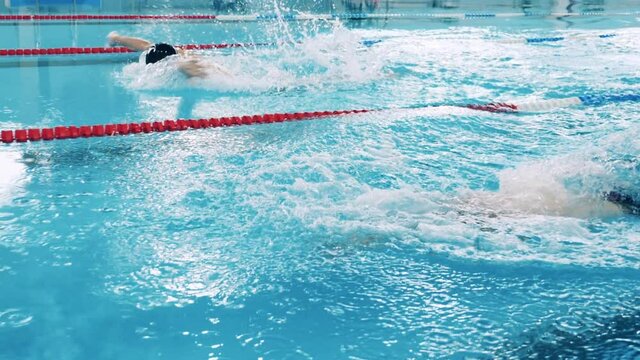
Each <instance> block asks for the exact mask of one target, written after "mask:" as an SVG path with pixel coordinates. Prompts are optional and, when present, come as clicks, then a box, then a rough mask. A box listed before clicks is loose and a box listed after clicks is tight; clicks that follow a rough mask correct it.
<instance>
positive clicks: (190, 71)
mask: <svg viewBox="0 0 640 360" xmlns="http://www.w3.org/2000/svg"><path fill="white" fill-rule="evenodd" d="M178 69H180V71H182V73H183V74H185V75H186V76H187V77H190V78H192V77H199V78H203V77H206V76H207V70H209V69H213V70H215V71H217V72H219V73H221V74H224V75H227V76H231V73H230V72H229V71H227V70H226V69H225V68H223V67H222V66H220V65H217V64H203V63H202V62H200V61H198V59H197V58H189V59H184V60H182V61H181V62H180V64H178Z"/></svg>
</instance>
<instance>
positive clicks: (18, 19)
mask: <svg viewBox="0 0 640 360" xmlns="http://www.w3.org/2000/svg"><path fill="white" fill-rule="evenodd" d="M637 15H640V11H626V12H600V11H585V12H544V11H525V12H512V13H506V12H505V13H492V12H473V11H472V12H464V13H446V12H431V13H369V14H368V13H331V14H300V13H287V14H275V13H265V14H246V15H244V14H243V15H213V14H193V15H121V14H120V15H107V14H94V15H90V14H67V15H0V23H29V22H31V23H36V22H69V21H73V22H84V23H104V22H114V21H117V22H123V21H124V22H157V21H179V22H194V21H195V22H198V21H200V22H202V21H204V22H209V21H219V22H236V21H272V20H276V19H282V20H285V21H305V20H338V19H342V20H368V19H371V20H375V19H416V18H418V19H459V20H464V19H467V20H478V19H494V18H514V17H554V18H558V17H592V16H602V17H609V16H637Z"/></svg>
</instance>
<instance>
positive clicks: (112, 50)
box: [0, 43, 273, 57]
mask: <svg viewBox="0 0 640 360" xmlns="http://www.w3.org/2000/svg"><path fill="white" fill-rule="evenodd" d="M269 45H273V43H230V44H227V43H222V44H185V45H177V46H176V47H177V48H180V49H185V50H210V49H229V48H239V47H254V46H269ZM133 52H136V51H134V50H130V49H128V48H126V47H121V46H118V47H64V48H46V49H0V57H2V56H43V55H80V54H83V55H95V54H126V53H133Z"/></svg>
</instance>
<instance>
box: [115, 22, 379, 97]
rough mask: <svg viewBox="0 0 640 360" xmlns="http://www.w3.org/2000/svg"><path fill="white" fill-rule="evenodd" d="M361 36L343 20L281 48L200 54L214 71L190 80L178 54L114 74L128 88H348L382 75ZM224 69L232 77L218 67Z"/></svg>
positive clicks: (374, 57) (201, 59)
mask: <svg viewBox="0 0 640 360" xmlns="http://www.w3.org/2000/svg"><path fill="white" fill-rule="evenodd" d="M361 50H363V47H362V45H361V43H360V37H359V36H358V35H357V34H355V33H354V32H352V31H350V30H348V29H346V28H343V27H342V26H340V25H339V24H338V25H336V26H335V28H334V29H333V31H332V32H330V33H328V34H315V35H314V36H311V35H310V36H309V37H306V38H304V39H303V40H302V41H300V42H291V41H287V43H284V44H280V45H278V46H277V47H271V48H268V47H264V48H260V47H256V48H245V49H240V50H236V51H234V52H232V53H231V54H230V55H226V56H225V55H221V54H220V53H216V52H212V51H206V52H199V53H198V54H197V56H198V57H199V59H200V61H201V62H202V63H203V64H205V65H207V67H208V68H209V69H211V70H210V71H208V75H207V76H206V77H205V78H192V79H188V78H187V77H186V76H184V75H183V74H182V73H181V72H180V71H179V70H178V63H179V61H180V59H179V58H178V57H170V58H167V59H165V60H163V61H161V62H158V63H156V64H150V65H144V64H141V63H132V64H129V65H126V66H125V67H124V68H123V70H122V71H121V72H119V73H117V74H116V77H117V79H118V80H119V81H120V82H121V83H122V85H123V86H125V87H127V88H130V89H136V90H140V89H147V90H155V89H180V88H199V89H205V90H212V91H218V92H238V91H240V92H264V91H268V90H283V89H285V90H286V89H299V88H320V89H324V88H327V87H332V86H334V87H335V86H345V85H349V84H361V83H367V82H370V81H373V80H375V79H378V78H381V77H383V76H384V72H383V65H384V63H383V61H382V60H381V59H380V57H379V56H378V55H377V54H376V53H375V52H373V50H372V51H361ZM217 66H219V67H222V68H224V69H226V70H227V71H228V72H229V73H230V75H226V74H224V73H222V72H220V71H216V69H215V68H216V67H217Z"/></svg>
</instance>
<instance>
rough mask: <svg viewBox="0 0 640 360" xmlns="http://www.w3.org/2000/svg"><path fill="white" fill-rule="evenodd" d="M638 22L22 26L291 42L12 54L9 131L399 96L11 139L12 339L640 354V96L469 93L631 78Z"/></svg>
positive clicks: (176, 38)
mask: <svg viewBox="0 0 640 360" xmlns="http://www.w3.org/2000/svg"><path fill="white" fill-rule="evenodd" d="M637 26H638V19H637V18H636V17H633V16H631V17H614V18H611V17H606V18H603V17H584V18H575V19H564V18H563V19H544V20H543V19H493V20H486V21H485V20H482V21H480V20H478V21H460V22H425V23H421V22H408V21H396V22H364V23H362V22H352V23H350V22H346V23H342V24H333V23H315V24H313V23H304V24H303V23H298V24H294V23H289V24H285V23H280V24H278V23H259V24H252V23H236V24H215V25H212V24H182V25H176V24H139V25H123V24H120V25H114V26H106V25H104V26H103V25H77V24H76V25H73V26H68V25H48V26H44V25H43V26H39V27H31V26H20V27H10V26H3V27H2V28H0V33H3V34H6V33H8V34H10V35H9V36H0V48H3V47H4V48H10V47H29V46H36V45H39V46H41V47H56V46H69V45H71V44H70V43H69V39H71V43H72V44H73V45H78V46H97V45H102V44H104V37H105V35H106V34H107V33H108V32H109V31H111V30H117V31H119V32H121V33H124V34H131V35H136V36H144V37H148V38H151V39H154V40H157V41H170V42H174V43H192V42H194V43H212V42H222V41H226V42H235V41H239V42H244V41H271V40H280V41H287V40H293V42H289V43H287V44H283V45H281V46H279V47H262V48H247V49H237V50H225V51H217V52H204V53H202V55H203V56H205V57H206V58H207V59H208V61H212V62H216V63H219V64H222V65H223V66H225V67H226V68H228V69H229V70H230V72H231V73H232V74H233V75H232V77H231V78H226V77H223V76H216V75H214V76H212V77H210V78H209V79H207V80H197V81H193V80H187V79H185V78H183V77H182V76H180V75H179V74H178V73H176V71H175V70H174V69H173V68H172V67H171V66H170V64H165V65H160V66H156V67H151V68H144V67H141V66H140V65H138V64H136V63H134V62H126V59H125V58H117V57H116V56H111V57H110V56H104V57H99V58H97V60H95V61H94V60H92V61H87V62H86V63H85V62H83V61H82V59H84V58H82V57H81V56H77V57H74V58H71V59H70V60H68V59H65V60H64V61H60V60H57V59H55V58H49V59H41V60H40V61H33V60H21V61H16V60H15V59H0V78H1V79H3V83H2V85H0V99H2V100H1V101H0V117H1V123H0V126H1V128H2V129H5V128H12V129H13V128H21V127H46V126H55V125H72V124H73V125H78V124H95V123H112V122H124V121H127V122H134V121H135V122H140V121H145V120H157V119H165V118H191V117H193V118H200V117H218V116H225V115H244V114H254V113H272V112H285V111H309V110H311V111H314V110H333V109H355V108H387V109H395V110H388V111H382V112H378V113H370V114H359V115H352V116H344V117H335V118H326V119H322V120H313V121H301V122H292V123H281V124H270V125H257V126H244V127H233V128H217V129H208V130H201V131H188V132H181V133H164V134H152V135H140V136H127V137H117V138H100V139H78V140H69V141H56V142H50V143H33V144H13V145H4V146H2V147H0V169H1V170H0V294H2V295H1V296H0V359H2V360H5V359H86V358H94V359H114V358H117V359H157V358H167V359H210V358H211V359H215V358H222V359H237V358H265V359H282V358H294V359H297V358H319V359H334V358H354V359H355V358H363V359H382V358H458V359H463V358H480V359H483V358H524V357H551V358H616V359H617V358H627V359H632V358H637V357H639V356H640V338H639V337H638V333H639V331H640V315H639V313H638V310H637V309H638V306H639V305H640V303H639V297H638V296H639V295H640V290H639V289H640V287H639V285H640V277H639V276H638V275H639V271H640V259H639V257H638V254H640V236H639V235H638V234H640V221H639V220H638V218H637V217H636V216H632V215H628V214H624V213H622V212H620V211H619V209H617V208H615V207H613V206H611V204H607V203H605V202H604V201H602V200H601V198H600V194H601V193H602V192H604V191H607V190H611V189H614V188H616V189H618V188H623V189H625V190H626V191H628V192H630V193H632V194H637V189H638V185H640V184H638V179H639V177H638V171H640V167H639V166H638V160H637V156H638V153H639V151H640V142H639V141H638V135H640V125H639V124H638V116H637V113H638V104H635V103H622V104H611V105H605V106H601V107H584V106H575V107H570V108H563V109H557V110H554V111H549V112H541V113H527V114H493V113H484V112H478V111H473V110H470V109H463V108H458V107H453V106H451V105H456V104H466V103H475V102H488V101H515V102H523V101H528V100H531V99H539V98H562V97H567V96H577V95H583V94H587V93H596V94H600V93H605V92H606V93H619V92H623V91H625V92H628V91H630V92H636V93H637V92H638V90H639V88H640V71H639V70H638V69H639V66H638V65H640V61H639V60H638V56H637V49H638V45H639V40H638V39H640V37H639V36H638V35H639V30H638V28H637ZM12 32H14V33H13V34H15V36H14V35H11V34H12ZM603 33H607V34H611V33H613V34H615V35H616V36H615V37H612V38H606V39H602V38H599V37H598V35H600V34H603ZM547 36H565V37H567V40H566V41H563V42H557V43H553V44H540V45H531V44H529V45H528V44H525V43H524V42H522V43H513V42H509V41H507V40H514V39H524V38H528V37H547ZM363 39H381V40H382V42H380V43H377V44H375V45H373V46H371V47H366V46H363V45H362V44H361V41H362V40H363ZM31 41H33V45H28V44H29V43H30V42H31ZM116 60H123V61H116ZM74 64H75V66H74ZM417 104H433V105H439V106H434V107H427V108H418V109H407V108H408V107H412V106H415V105H417ZM399 108H402V109H399Z"/></svg>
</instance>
